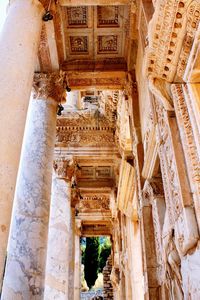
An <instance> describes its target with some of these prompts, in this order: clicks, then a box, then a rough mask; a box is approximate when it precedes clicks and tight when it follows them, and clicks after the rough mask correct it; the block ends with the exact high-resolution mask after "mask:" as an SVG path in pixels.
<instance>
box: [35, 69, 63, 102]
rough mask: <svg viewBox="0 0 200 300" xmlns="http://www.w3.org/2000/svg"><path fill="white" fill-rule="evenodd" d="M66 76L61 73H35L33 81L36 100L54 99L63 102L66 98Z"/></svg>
mask: <svg viewBox="0 0 200 300" xmlns="http://www.w3.org/2000/svg"><path fill="white" fill-rule="evenodd" d="M65 85H66V83H65V76H64V74H63V73H61V72H52V73H35V75H34V80H33V89H32V92H33V98H34V99H54V100H55V101H57V102H63V101H65V98H66V92H65Z"/></svg>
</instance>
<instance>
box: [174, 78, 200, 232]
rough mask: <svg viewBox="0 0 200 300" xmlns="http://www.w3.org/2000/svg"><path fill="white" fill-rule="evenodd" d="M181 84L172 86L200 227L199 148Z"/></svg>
mask: <svg viewBox="0 0 200 300" xmlns="http://www.w3.org/2000/svg"><path fill="white" fill-rule="evenodd" d="M183 88H184V86H182V85H181V84H174V85H172V93H173V97H174V106H175V112H176V116H177V121H178V126H179V130H180V134H181V141H182V146H183V149H184V155H185V161H186V165H187V171H188V174H189V180H190V186H191V189H192V192H193V193H194V203H195V208H196V212H197V220H198V224H199V226H200V220H199V214H198V212H199V211H200V206H199V200H198V199H199V197H200V159H199V155H198V146H197V144H196V142H195V136H194V128H193V126H194V125H192V123H191V118H190V113H189V110H188V106H187V103H186V99H185V97H187V93H186V92H187V91H186V90H185V93H186V94H185V96H184V90H183Z"/></svg>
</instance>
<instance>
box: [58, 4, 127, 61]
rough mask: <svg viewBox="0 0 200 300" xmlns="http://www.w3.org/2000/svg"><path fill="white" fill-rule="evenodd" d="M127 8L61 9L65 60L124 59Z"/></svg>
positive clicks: (88, 7) (91, 7)
mask: <svg viewBox="0 0 200 300" xmlns="http://www.w3.org/2000/svg"><path fill="white" fill-rule="evenodd" d="M128 8H129V7H128V6H122V5H121V6H77V7H62V23H63V32H64V48H65V60H66V61H69V60H80V59H81V60H82V59H85V60H102V59H104V58H123V57H124V55H125V49H124V48H125V42H124V41H125V37H126V36H125V35H126V30H125V29H126V28H125V27H126V26H127V20H128Z"/></svg>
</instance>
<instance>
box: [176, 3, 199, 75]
mask: <svg viewBox="0 0 200 300" xmlns="http://www.w3.org/2000/svg"><path fill="white" fill-rule="evenodd" d="M199 16H200V4H199V2H197V1H192V3H191V4H190V6H189V7H188V9H187V25H186V35H185V37H184V40H183V44H182V48H181V53H180V56H179V60H178V66H177V75H178V76H179V77H181V78H183V75H184V72H185V68H186V65H187V61H188V57H189V54H190V51H191V48H192V45H193V41H194V36H195V33H196V30H197V28H198V25H199Z"/></svg>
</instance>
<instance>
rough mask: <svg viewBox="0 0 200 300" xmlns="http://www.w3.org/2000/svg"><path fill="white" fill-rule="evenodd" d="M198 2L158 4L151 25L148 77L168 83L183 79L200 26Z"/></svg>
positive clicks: (147, 51) (146, 64) (199, 4)
mask: <svg viewBox="0 0 200 300" xmlns="http://www.w3.org/2000/svg"><path fill="white" fill-rule="evenodd" d="M199 15H200V3H199V2H198V1H187V0H183V1H175V0H167V1H157V2H156V7H155V13H154V15H153V19H152V20H151V23H150V26H149V34H148V47H147V49H146V63H145V69H146V74H148V75H151V76H152V77H158V78H162V79H164V80H166V81H168V82H173V81H174V80H175V79H176V81H177V80H183V75H184V72H185V68H186V65H187V61H188V57H189V54H190V50H191V47H192V44H193V41H194V36H195V32H196V30H197V27H198V24H199V20H200V19H199Z"/></svg>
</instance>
